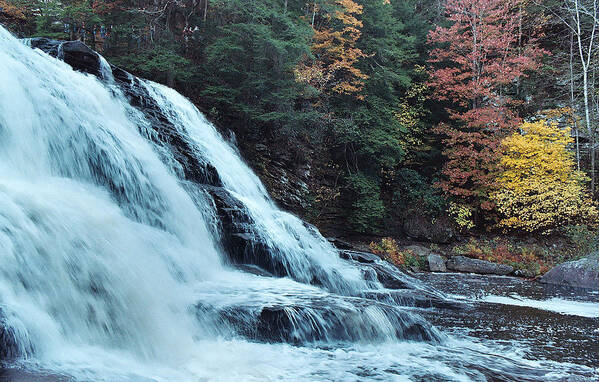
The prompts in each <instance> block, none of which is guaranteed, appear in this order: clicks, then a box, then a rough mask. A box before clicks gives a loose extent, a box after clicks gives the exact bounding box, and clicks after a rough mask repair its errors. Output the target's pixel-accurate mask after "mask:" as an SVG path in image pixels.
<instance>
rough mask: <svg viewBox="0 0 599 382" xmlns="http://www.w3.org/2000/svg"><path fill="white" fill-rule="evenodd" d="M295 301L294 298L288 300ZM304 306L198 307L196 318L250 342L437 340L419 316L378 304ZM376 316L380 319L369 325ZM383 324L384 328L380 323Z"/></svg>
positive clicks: (321, 301)
mask: <svg viewBox="0 0 599 382" xmlns="http://www.w3.org/2000/svg"><path fill="white" fill-rule="evenodd" d="M291 297H292V298H293V296H291ZM312 297H313V298H310V299H307V300H305V301H304V302H302V303H299V302H294V303H290V304H285V305H267V306H228V307H220V308H216V307H214V306H210V305H204V304H201V303H200V304H198V305H197V309H198V310H197V313H198V315H200V317H199V318H200V319H202V318H203V317H204V316H206V315H208V316H212V317H214V316H216V317H220V319H219V322H220V323H222V324H226V325H229V327H230V328H232V329H233V330H234V331H236V332H237V333H238V334H239V335H241V336H243V337H246V338H248V339H251V340H254V341H263V342H285V343H292V344H304V343H311V342H317V341H325V342H332V341H381V340H391V339H404V340H417V341H438V340H439V334H438V332H437V331H436V330H435V329H434V328H433V327H432V326H431V325H429V324H428V323H427V322H426V321H424V320H422V319H421V318H420V317H419V316H416V315H413V314H412V313H410V312H408V311H402V310H400V309H397V308H394V307H392V306H390V305H388V304H384V303H380V302H377V301H372V300H367V299H362V298H352V299H348V300H345V299H343V298H342V297H340V296H334V295H331V296H325V297H319V296H312ZM372 314H375V315H376V316H377V317H378V320H372V319H371V316H372ZM385 321H386V322H387V323H388V325H384V324H382V325H381V323H382V322H385Z"/></svg>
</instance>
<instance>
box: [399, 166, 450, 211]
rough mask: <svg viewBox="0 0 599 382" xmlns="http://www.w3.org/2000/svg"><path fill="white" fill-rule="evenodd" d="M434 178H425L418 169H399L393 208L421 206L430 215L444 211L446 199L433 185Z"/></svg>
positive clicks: (403, 208) (402, 208)
mask: <svg viewBox="0 0 599 382" xmlns="http://www.w3.org/2000/svg"><path fill="white" fill-rule="evenodd" d="M433 183H434V180H431V179H427V178H425V177H424V176H423V175H422V174H420V173H418V172H417V171H416V170H412V169H408V168H403V169H401V170H399V171H398V174H397V181H396V185H395V187H394V190H395V191H394V193H393V208H394V209H396V210H402V211H403V210H405V209H406V208H409V206H420V207H421V208H422V209H423V210H424V211H426V212H427V213H428V214H430V215H433V216H435V215H438V214H440V213H443V212H444V211H445V209H446V208H447V206H446V201H445V199H444V198H443V196H441V195H440V194H439V191H438V189H436V188H434V187H433V186H431V184H433Z"/></svg>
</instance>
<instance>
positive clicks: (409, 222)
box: [402, 212, 456, 244]
mask: <svg viewBox="0 0 599 382" xmlns="http://www.w3.org/2000/svg"><path fill="white" fill-rule="evenodd" d="M402 228H403V232H404V233H405V234H406V236H408V237H409V238H411V239H413V240H417V241H424V242H430V243H437V244H447V243H450V242H452V241H454V240H455V238H456V232H455V230H454V228H453V224H452V223H451V221H450V220H449V218H447V217H439V218H435V219H433V218H430V217H428V216H426V215H423V214H420V213H418V212H411V213H410V214H408V215H407V216H406V217H405V218H404V221H403V226H402Z"/></svg>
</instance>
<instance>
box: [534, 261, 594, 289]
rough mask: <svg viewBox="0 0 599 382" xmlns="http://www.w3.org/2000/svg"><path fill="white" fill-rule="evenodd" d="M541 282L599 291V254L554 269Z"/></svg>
mask: <svg viewBox="0 0 599 382" xmlns="http://www.w3.org/2000/svg"><path fill="white" fill-rule="evenodd" d="M540 281H541V282H542V283H545V284H557V285H565V286H572V287H577V288H587V289H597V290H599V253H595V254H593V255H591V256H589V257H585V258H582V259H580V260H576V261H568V262H565V263H563V264H560V265H558V266H556V267H554V268H552V269H551V270H550V271H549V272H547V273H546V274H545V275H544V276H543V277H541V279H540Z"/></svg>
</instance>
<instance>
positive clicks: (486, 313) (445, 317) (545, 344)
mask: <svg viewBox="0 0 599 382" xmlns="http://www.w3.org/2000/svg"><path fill="white" fill-rule="evenodd" d="M417 277H418V278H419V279H421V280H422V281H424V282H425V283H427V284H429V285H430V286H433V287H434V288H437V289H439V290H441V291H443V292H445V293H446V294H447V295H448V296H449V297H451V298H453V299H455V300H457V301H463V302H464V303H465V305H464V306H465V307H466V308H465V309H457V310H456V309H454V310H445V311H444V312H443V314H434V313H430V312H425V313H424V315H425V316H426V317H427V318H428V319H429V320H430V321H431V322H433V323H434V324H435V325H436V326H437V327H440V328H442V329H443V330H444V331H445V332H447V333H451V334H453V335H455V336H457V337H476V338H478V339H480V340H482V341H483V342H484V341H487V340H489V341H490V340H492V341H494V342H495V343H502V344H504V345H505V346H506V347H508V348H515V347H517V348H519V349H520V350H519V351H520V352H521V354H522V355H523V357H525V358H531V359H537V360H543V359H544V360H548V361H555V362H570V363H574V364H579V365H585V366H587V367H589V368H590V369H594V370H595V372H598V371H599V290H591V289H575V288H568V287H560V286H555V285H547V284H542V283H539V282H535V281H527V280H522V279H519V278H514V277H502V276H482V275H474V274H460V273H443V274H441V273H421V274H418V275H417ZM593 378H599V377H597V376H594V377H593ZM581 380H582V379H581ZM591 380H593V379H591Z"/></svg>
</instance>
